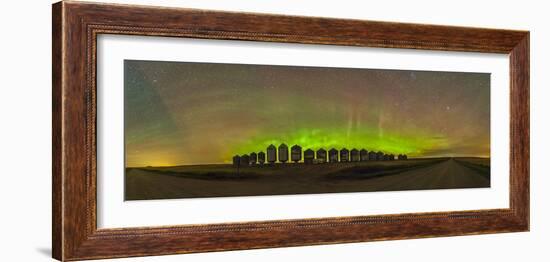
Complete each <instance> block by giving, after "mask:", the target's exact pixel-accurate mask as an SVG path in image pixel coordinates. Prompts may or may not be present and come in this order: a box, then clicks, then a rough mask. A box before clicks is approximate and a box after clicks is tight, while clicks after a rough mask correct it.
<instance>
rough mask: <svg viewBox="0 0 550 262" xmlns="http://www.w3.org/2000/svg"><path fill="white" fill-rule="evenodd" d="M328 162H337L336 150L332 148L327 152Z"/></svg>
mask: <svg viewBox="0 0 550 262" xmlns="http://www.w3.org/2000/svg"><path fill="white" fill-rule="evenodd" d="M328 161H329V162H330V163H336V162H338V150H336V149H334V148H332V149H331V150H329V151H328Z"/></svg>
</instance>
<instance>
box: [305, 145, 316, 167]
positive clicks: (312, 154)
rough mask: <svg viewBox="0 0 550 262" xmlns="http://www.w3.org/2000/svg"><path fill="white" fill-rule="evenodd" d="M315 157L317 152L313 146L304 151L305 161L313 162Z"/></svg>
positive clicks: (307, 162)
mask: <svg viewBox="0 0 550 262" xmlns="http://www.w3.org/2000/svg"><path fill="white" fill-rule="evenodd" d="M314 158H315V152H314V151H313V150H311V148H308V149H306V151H304V163H306V164H313V159H314Z"/></svg>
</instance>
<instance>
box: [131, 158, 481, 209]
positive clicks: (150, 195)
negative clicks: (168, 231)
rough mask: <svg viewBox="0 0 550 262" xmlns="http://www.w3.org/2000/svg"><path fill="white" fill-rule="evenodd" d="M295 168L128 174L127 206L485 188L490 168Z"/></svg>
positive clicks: (450, 163)
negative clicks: (222, 198)
mask: <svg viewBox="0 0 550 262" xmlns="http://www.w3.org/2000/svg"><path fill="white" fill-rule="evenodd" d="M407 161H411V160H407ZM396 162H397V161H396ZM296 167H297V166H292V165H289V166H288V169H280V170H279V171H278V172H280V173H277V174H261V175H258V174H252V175H249V176H247V175H246V174H244V175H241V176H234V175H231V176H230V177H221V178H220V177H218V178H216V177H214V176H211V175H200V174H199V175H197V174H189V172H185V171H181V170H180V171H170V172H166V171H159V170H148V169H140V168H133V169H129V170H128V171H127V174H126V188H125V192H126V200H139V199H169V198H195V197H219V196H258V195H283V194H316V193H341V192H373V191H399V190H423V189H453V188H482V187H490V167H489V166H486V167H483V166H481V167H480V165H475V164H472V163H471V162H467V161H463V160H456V159H452V158H451V159H446V160H445V159H444V160H441V161H434V162H429V163H428V164H423V165H416V166H415V165H413V166H408V167H406V168H405V167H404V168H397V169H395V168H394V169H387V170H386V169H383V170H377V171H376V172H374V171H373V172H364V171H357V169H354V168H357V166H353V164H352V163H349V164H348V165H343V166H339V167H337V168H338V170H336V171H326V172H324V173H323V171H322V170H326V169H328V168H327V167H328V166H322V165H313V166H302V167H299V166H298V168H296ZM229 168H231V167H229ZM292 168H294V169H292ZM310 168H313V169H314V170H311V169H310ZM262 169H263V170H266V169H265V168H262ZM231 170H233V169H231ZM281 170H282V171H281ZM296 170H302V171H303V170H306V171H305V172H302V173H298V171H296Z"/></svg>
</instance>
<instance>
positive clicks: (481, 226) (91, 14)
mask: <svg viewBox="0 0 550 262" xmlns="http://www.w3.org/2000/svg"><path fill="white" fill-rule="evenodd" d="M52 11H53V21H52V28H53V32H52V34H53V46H52V60H53V61H52V63H53V72H52V73H53V80H52V86H53V92H52V101H53V106H52V112H53V117H52V128H53V137H52V143H53V152H52V153H53V163H52V165H53V194H52V198H53V223H52V224H53V230H52V231H53V233H52V245H53V257H54V258H56V259H59V260H63V261H69V260H82V259H99V258H115V257H128V256H149V255H162V254H180V253H191V252H206V251H221V250H237V249H253V248H268V247H282V246H302V245H318V244H330V243H348V242H361V241H377V240H389V239H408V238H423V237H440V236H454V235H471V234H486V233H500V232H519V231H528V230H529V32H528V31H512V30H499V29H483V28H465V27H452V26H437V25H421V24H405V23H389V22H376V21H359V20H344V19H327V18H316V17H296V16H282V15H266V14H252V13H234V12H218V11H205V10H195V9H181V8H161V7H149V6H131V5H114V4H99V3H85V2H72V1H63V2H59V3H56V4H54V5H53V8H52ZM99 34H120V35H144V36H168V37H190V38H208V39H226V40H227V39H229V40H231V39H233V40H249V41H267V42H288V43H306V44H326V45H343V46H367V47H384V48H411V49H423V50H444V51H469V52H485V53H503V54H508V55H509V57H510V99H511V100H510V102H511V103H510V104H511V106H510V139H511V140H510V207H509V208H507V209H488V210H476V211H456V212H433V213H411V214H395V215H374V216H353V217H337V218H313V219H295V220H278V221H267V222H246V223H223V224H201V225H178V226H164V227H141V228H118V229H98V228H97V226H96V219H97V218H96V205H97V202H96V190H97V188H96V102H97V101H96V96H95V92H96V62H97V61H96V42H97V36H98V35H99Z"/></svg>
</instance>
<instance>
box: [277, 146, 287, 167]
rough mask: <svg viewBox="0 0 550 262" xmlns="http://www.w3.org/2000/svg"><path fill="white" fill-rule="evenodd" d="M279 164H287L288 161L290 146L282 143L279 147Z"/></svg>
mask: <svg viewBox="0 0 550 262" xmlns="http://www.w3.org/2000/svg"><path fill="white" fill-rule="evenodd" d="M278 150H279V162H281V163H286V162H287V161H288V146H287V145H285V144H284V143H282V144H281V145H280V146H279V149H278Z"/></svg>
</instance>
